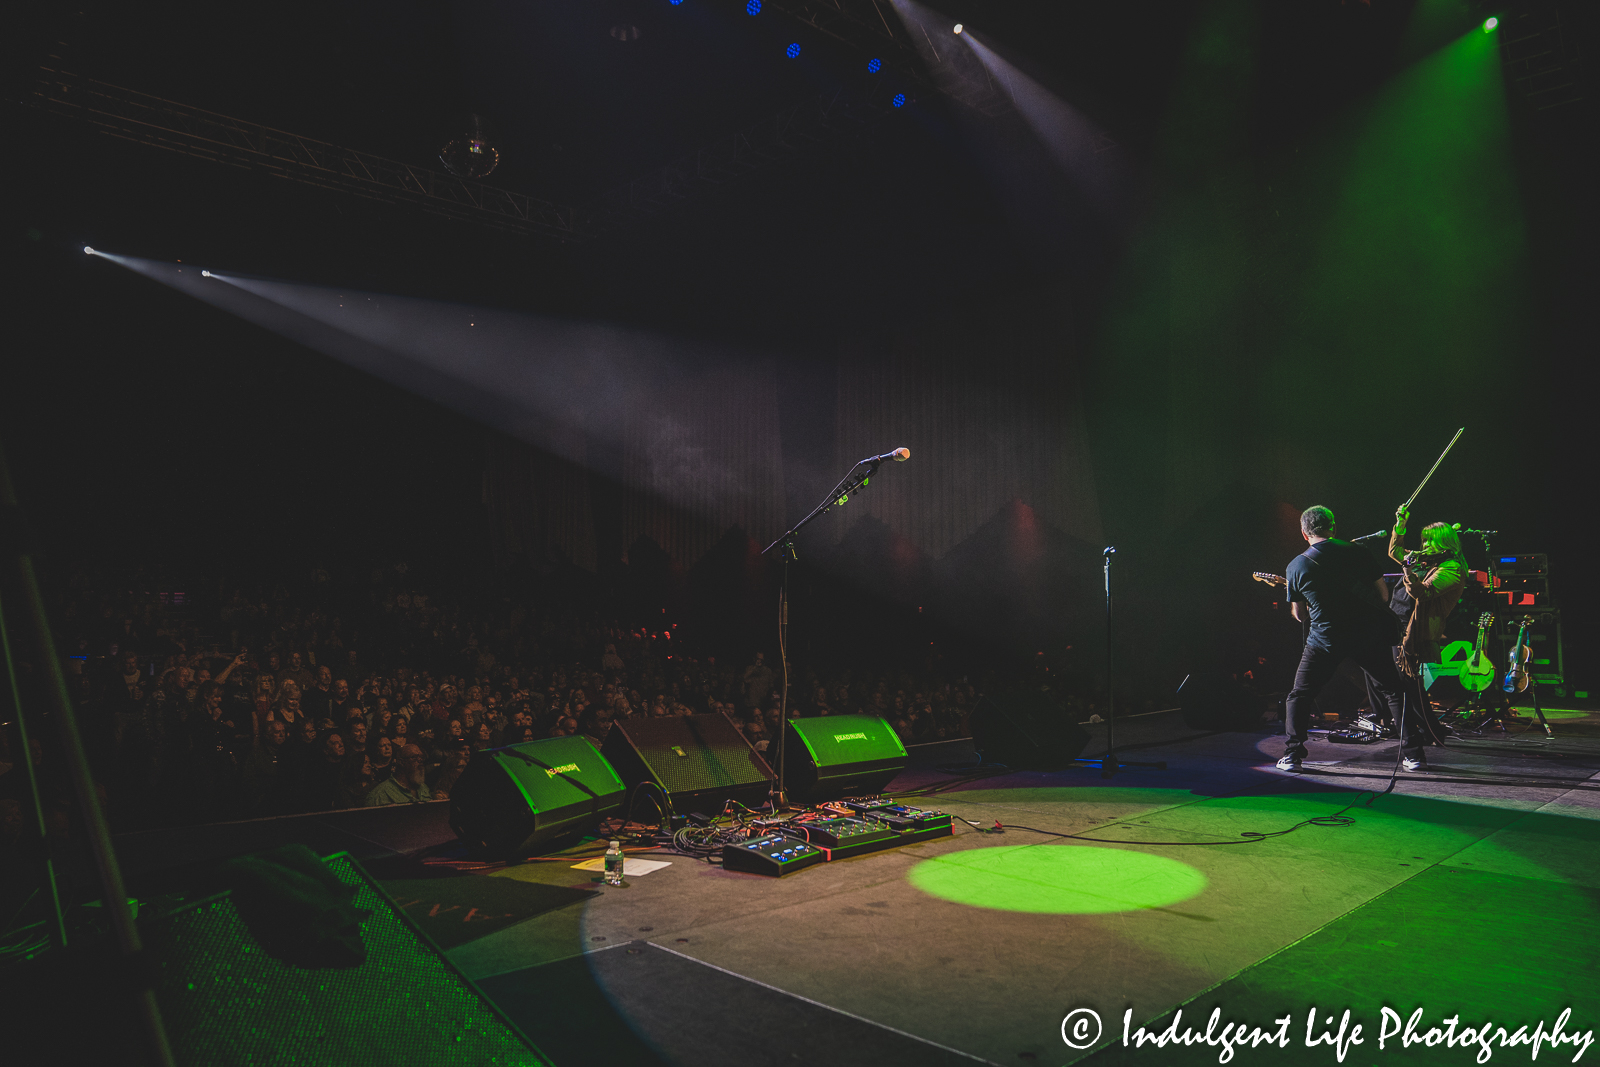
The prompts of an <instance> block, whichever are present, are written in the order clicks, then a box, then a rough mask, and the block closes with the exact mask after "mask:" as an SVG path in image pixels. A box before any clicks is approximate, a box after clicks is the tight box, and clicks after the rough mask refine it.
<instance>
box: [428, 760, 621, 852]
mask: <svg viewBox="0 0 1600 1067" xmlns="http://www.w3.org/2000/svg"><path fill="white" fill-rule="evenodd" d="M625 795H626V794H625V792H624V788H623V784H622V779H621V778H620V777H618V775H617V772H616V771H615V770H613V769H612V767H611V764H610V763H608V762H607V761H606V759H605V758H604V757H603V756H601V755H600V751H599V749H597V748H595V747H594V745H592V744H590V743H589V740H588V739H587V738H584V737H550V738H546V739H545V740H543V741H524V742H522V743H521V744H518V745H507V746H506V747H505V748H493V749H488V750H486V751H483V752H478V753H476V754H474V755H473V757H472V762H470V763H468V764H467V769H466V770H465V771H463V772H462V774H461V778H460V779H459V780H458V781H457V782H456V785H455V788H454V789H452V790H451V791H450V828H451V829H452V830H454V831H455V832H456V836H458V837H460V838H461V839H462V840H463V841H466V842H467V843H469V844H471V845H473V846H475V847H477V848H481V849H484V850H486V851H487V852H489V853H490V854H492V855H497V856H507V857H509V856H526V855H529V854H531V853H534V852H539V851H551V850H554V849H557V848H562V847H564V846H566V845H568V844H571V843H572V842H574V841H576V840H577V839H578V838H580V837H582V836H583V835H584V834H587V833H590V832H592V831H593V830H594V828H595V826H596V824H598V823H599V821H600V820H601V819H603V818H605V817H606V816H608V815H613V814H616V813H617V812H618V810H619V809H620V808H621V807H622V801H623V797H624V796H625Z"/></svg>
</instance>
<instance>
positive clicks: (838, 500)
mask: <svg viewBox="0 0 1600 1067" xmlns="http://www.w3.org/2000/svg"><path fill="white" fill-rule="evenodd" d="M890 455H893V453H890ZM887 458H888V456H875V457H873V458H872V459H864V460H862V461H861V462H860V463H857V464H856V465H855V466H854V467H851V468H850V472H849V473H848V474H846V475H845V476H844V477H843V478H842V479H840V481H839V484H838V485H836V486H834V487H833V492H831V493H829V494H828V496H827V498H826V499H824V500H823V501H822V503H820V504H818V505H817V506H816V507H814V508H812V509H811V511H810V512H809V513H808V514H807V515H806V517H805V518H803V519H801V520H800V521H799V522H797V523H795V524H794V525H793V526H791V527H789V528H788V529H787V530H785V531H784V532H783V533H782V534H780V535H779V537H778V539H777V540H775V541H773V542H772V544H770V545H768V546H767V547H766V548H764V549H762V550H761V554H762V555H763V556H765V555H766V554H767V553H768V552H771V551H772V550H773V549H775V548H776V549H778V550H779V555H780V557H781V558H782V560H783V574H782V576H781V578H780V579H779V584H778V662H779V663H780V664H781V665H782V667H783V689H782V696H780V697H779V698H778V757H777V758H778V780H777V783H776V787H775V788H774V789H773V791H772V792H771V793H770V794H769V802H770V804H771V807H772V811H773V814H777V813H778V812H779V811H782V810H783V809H784V808H785V807H787V806H788V803H789V796H788V793H787V791H786V789H785V780H784V776H785V770H784V764H785V762H786V761H785V760H784V758H783V752H784V740H785V738H787V737H788V736H789V564H790V563H791V562H793V561H794V560H796V559H798V558H799V556H797V555H796V554H795V550H794V539H795V535H796V534H798V533H799V532H800V531H801V530H802V529H804V528H805V525H806V524H807V523H809V522H810V521H811V520H812V519H815V518H817V517H819V516H821V515H826V514H827V513H828V512H829V511H831V510H833V508H834V507H836V506H837V505H840V504H845V503H848V502H849V500H850V498H851V497H852V496H854V495H855V494H856V493H859V492H860V491H861V490H862V489H864V488H866V486H867V482H868V481H869V480H870V479H871V478H872V476H873V475H874V474H876V473H878V466H879V464H881V463H882V462H883V461H884V460H885V459H887Z"/></svg>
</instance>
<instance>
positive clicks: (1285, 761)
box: [1278, 755, 1300, 774]
mask: <svg viewBox="0 0 1600 1067" xmlns="http://www.w3.org/2000/svg"><path fill="white" fill-rule="evenodd" d="M1278 770H1280V771H1293V772H1295V773H1296V774H1298V773H1300V757H1299V756H1287V755H1286V756H1284V757H1283V758H1282V759H1280V760H1279V761H1278Z"/></svg>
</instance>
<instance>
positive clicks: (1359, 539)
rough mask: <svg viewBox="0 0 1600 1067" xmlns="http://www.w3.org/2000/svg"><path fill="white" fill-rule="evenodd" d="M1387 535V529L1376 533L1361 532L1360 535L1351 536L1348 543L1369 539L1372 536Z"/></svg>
mask: <svg viewBox="0 0 1600 1067" xmlns="http://www.w3.org/2000/svg"><path fill="white" fill-rule="evenodd" d="M1388 536H1389V531H1388V530H1379V531H1377V532H1376V533H1369V534H1362V535H1361V536H1360V537H1352V538H1350V543H1351V544H1355V543H1356V542H1357V541H1371V540H1372V539H1373V538H1376V537H1388Z"/></svg>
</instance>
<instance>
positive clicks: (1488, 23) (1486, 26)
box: [1483, 15, 1500, 33]
mask: <svg viewBox="0 0 1600 1067" xmlns="http://www.w3.org/2000/svg"><path fill="white" fill-rule="evenodd" d="M1498 25H1500V20H1499V19H1497V18H1495V17H1494V16H1493V15H1490V16H1489V17H1488V18H1486V19H1484V20H1483V32H1484V33H1492V32H1493V31H1494V28H1495V27H1496V26H1498Z"/></svg>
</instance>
